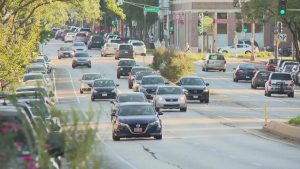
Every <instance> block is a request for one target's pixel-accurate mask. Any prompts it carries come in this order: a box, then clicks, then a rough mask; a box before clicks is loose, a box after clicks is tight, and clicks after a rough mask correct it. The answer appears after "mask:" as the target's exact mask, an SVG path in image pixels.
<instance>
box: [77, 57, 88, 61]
mask: <svg viewBox="0 0 300 169" xmlns="http://www.w3.org/2000/svg"><path fill="white" fill-rule="evenodd" d="M75 60H82V61H88V60H90V58H89V57H76V58H75Z"/></svg>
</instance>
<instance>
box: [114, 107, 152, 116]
mask: <svg viewBox="0 0 300 169" xmlns="http://www.w3.org/2000/svg"><path fill="white" fill-rule="evenodd" d="M118 114H119V116H143V115H155V114H156V112H155V111H154V109H153V107H152V106H151V105H128V106H127V105H126V106H121V107H120V108H119V112H118Z"/></svg>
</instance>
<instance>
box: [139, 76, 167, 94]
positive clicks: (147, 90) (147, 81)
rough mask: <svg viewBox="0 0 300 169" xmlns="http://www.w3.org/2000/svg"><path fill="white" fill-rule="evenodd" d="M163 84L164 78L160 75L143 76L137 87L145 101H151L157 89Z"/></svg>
mask: <svg viewBox="0 0 300 169" xmlns="http://www.w3.org/2000/svg"><path fill="white" fill-rule="evenodd" d="M165 84H166V82H165V80H164V78H163V77H162V76H160V75H149V76H144V77H143V79H142V81H141V85H140V86H139V92H141V93H144V94H145V96H146V97H147V99H153V96H154V95H155V92H156V89H157V87H159V86H163V85H165Z"/></svg>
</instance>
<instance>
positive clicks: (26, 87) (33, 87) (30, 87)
mask: <svg viewBox="0 0 300 169" xmlns="http://www.w3.org/2000/svg"><path fill="white" fill-rule="evenodd" d="M35 88H43V89H46V87H44V86H19V87H17V88H16V89H35Z"/></svg>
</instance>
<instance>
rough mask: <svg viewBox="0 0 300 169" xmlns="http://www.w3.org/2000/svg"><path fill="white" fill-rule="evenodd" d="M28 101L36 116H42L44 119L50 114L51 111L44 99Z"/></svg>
mask: <svg viewBox="0 0 300 169" xmlns="http://www.w3.org/2000/svg"><path fill="white" fill-rule="evenodd" d="M26 103H27V104H28V105H29V107H30V110H31V111H32V113H33V114H34V115H35V116H41V117H42V118H43V119H45V118H47V117H49V116H50V112H49V110H48V108H47V106H46V105H45V103H44V102H43V101H39V100H34V101H27V102H26Z"/></svg>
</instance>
